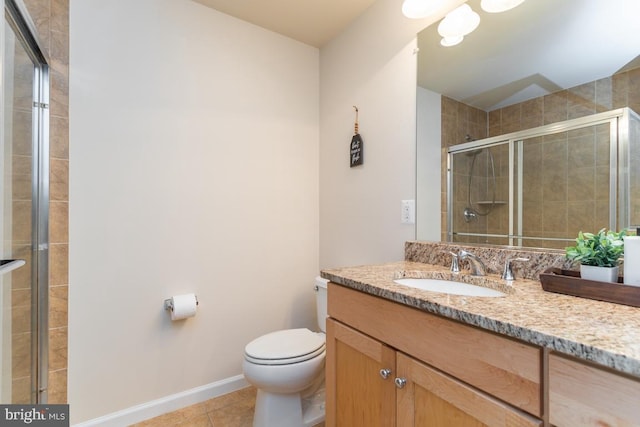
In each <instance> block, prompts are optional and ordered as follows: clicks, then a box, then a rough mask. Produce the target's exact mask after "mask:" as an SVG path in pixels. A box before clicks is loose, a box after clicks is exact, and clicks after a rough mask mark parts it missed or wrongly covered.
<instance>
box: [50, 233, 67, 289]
mask: <svg viewBox="0 0 640 427" xmlns="http://www.w3.org/2000/svg"><path fill="white" fill-rule="evenodd" d="M68 284H69V245H68V244H66V243H54V244H52V245H49V286H60V285H68Z"/></svg>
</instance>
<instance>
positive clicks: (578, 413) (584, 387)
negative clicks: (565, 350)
mask: <svg viewBox="0 0 640 427" xmlns="http://www.w3.org/2000/svg"><path fill="white" fill-rule="evenodd" d="M549 420H550V421H551V424H553V425H555V426H557V427H574V426H581V427H590V426H593V427H602V426H610V427H615V426H620V427H622V426H624V427H627V426H639V425H640V381H637V380H633V379H630V378H627V377H624V376H622V375H618V374H615V373H613V372H609V371H606V370H604V369H599V368H597V367H594V366H591V365H587V364H584V363H581V362H577V361H574V360H569V359H566V358H564V357H560V356H557V355H553V354H552V355H551V356H549Z"/></svg>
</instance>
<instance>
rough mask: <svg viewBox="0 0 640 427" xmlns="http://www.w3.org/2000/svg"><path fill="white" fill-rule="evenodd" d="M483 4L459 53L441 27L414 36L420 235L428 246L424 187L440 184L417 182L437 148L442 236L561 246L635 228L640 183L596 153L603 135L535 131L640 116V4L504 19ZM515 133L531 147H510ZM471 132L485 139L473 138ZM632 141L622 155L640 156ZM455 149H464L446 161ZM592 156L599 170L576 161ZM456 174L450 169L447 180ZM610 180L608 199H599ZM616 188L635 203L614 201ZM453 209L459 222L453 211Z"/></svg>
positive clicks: (566, 5) (474, 0) (575, 5)
mask: <svg viewBox="0 0 640 427" xmlns="http://www.w3.org/2000/svg"><path fill="white" fill-rule="evenodd" d="M479 3H480V0H469V1H468V4H469V5H470V6H471V7H472V8H473V9H474V10H475V11H477V12H478V13H479V14H480V15H481V20H482V23H481V25H480V26H479V28H478V29H477V30H476V31H474V32H473V33H472V34H470V35H469V36H467V37H465V39H464V41H463V42H462V43H461V44H460V45H457V46H454V47H450V48H446V47H443V46H441V45H440V37H439V35H438V34H437V23H436V24H434V25H432V26H430V27H428V28H426V29H425V30H424V31H422V32H421V33H420V34H419V35H418V46H419V59H418V94H417V95H418V114H417V121H418V138H417V139H418V140H417V159H418V163H417V180H418V182H417V183H416V188H417V190H416V191H417V195H416V198H417V207H418V210H417V219H416V220H417V227H416V230H417V236H416V237H417V238H418V239H433V237H432V236H433V234H430V235H428V233H426V232H425V230H427V228H428V227H426V226H425V223H427V220H426V219H425V218H429V220H428V221H430V223H433V220H432V219H431V218H433V212H430V211H434V210H435V209H436V208H437V207H436V206H434V204H433V200H434V194H435V197H437V193H435V192H434V190H433V188H429V187H430V186H431V187H433V185H432V182H433V181H431V182H426V183H425V182H422V181H424V180H425V178H424V177H425V174H427V173H428V171H429V170H431V169H433V168H434V162H433V157H434V156H433V153H434V152H435V151H436V150H438V149H440V152H441V163H440V168H441V170H442V173H441V175H440V176H441V182H442V190H441V191H442V197H441V198H440V200H441V209H440V211H441V213H442V214H441V234H440V239H441V240H455V241H460V242H469V243H490V244H499V245H515V246H518V245H522V246H530V247H547V248H548V247H553V248H557V247H564V246H565V245H566V239H567V236H574V234H575V233H577V231H576V230H574V228H575V227H578V226H579V227H581V228H583V229H584V230H585V231H587V230H593V231H597V229H598V227H599V226H600V225H602V224H604V225H603V226H605V227H611V226H614V227H616V228H622V227H627V226H635V225H638V224H637V223H636V222H634V221H639V220H640V218H638V217H639V216H640V202H639V201H638V200H640V177H637V176H635V175H636V174H638V172H634V171H633V168H632V170H630V171H629V170H624V169H620V170H618V164H617V163H612V162H610V158H609V157H606V158H605V157H603V156H602V155H600V154H599V153H600V151H598V150H602V149H603V148H602V147H603V145H602V144H603V143H598V141H599V140H598V138H601V137H600V136H599V135H600V133H602V132H600V131H596V130H594V131H593V134H592V135H591V136H590V137H589V138H586V139H585V141H587V142H577V141H579V140H578V139H576V138H575V135H573V134H571V132H574V131H573V130H571V129H569V130H564V131H563V132H564V135H561V136H560V134H558V133H557V132H556V131H555V130H554V131H551V132H550V135H547V136H542V135H538V134H536V132H533V131H532V130H534V129H538V130H540V129H539V128H544V127H545V126H546V127H548V128H547V130H548V131H549V130H552V129H551V127H553V126H554V125H558V126H560V127H562V125H561V124H562V123H567V122H570V121H572V120H576V119H581V118H585V117H588V116H594V115H596V114H605V113H606V112H615V111H618V110H620V109H622V108H624V107H629V108H630V109H631V110H635V111H640V68H638V67H639V66H640V60H639V59H638V54H639V53H640V39H638V38H636V37H631V36H630V34H633V31H634V30H633V28H635V26H636V23H635V22H634V18H633V17H634V16H637V15H638V13H640V2H637V3H636V2H628V1H625V0H611V1H607V2H602V1H599V0H564V1H562V2H558V1H557V0H535V1H534V0H529V1H525V2H524V3H522V4H521V5H520V6H518V7H517V8H515V9H513V10H510V11H507V12H504V13H500V14H487V13H484V12H482V11H481V9H480V7H479ZM634 8H635V9H637V10H630V9H634ZM612 114H614V115H615V113H612ZM427 123H429V124H427ZM574 124H575V123H574ZM628 125H629V128H628V132H629V135H630V136H632V135H634V134H637V133H638V132H637V130H636V129H635V127H636V126H637V127H640V124H636V123H631V122H630V123H628ZM607 126H608V125H607ZM518 132H524V133H520V134H519V136H518V138H520V140H521V141H525V142H526V143H525V142H518V143H516V142H514V141H513V140H512V137H513V134H514V133H518ZM605 133H606V132H605ZM534 134H535V136H534ZM467 135H469V138H471V139H475V140H478V141H468V140H467ZM552 135H553V136H552ZM608 137H609V135H608V136H607V138H608ZM535 138H538V139H535ZM554 138H562V139H564V140H565V144H564V148H562V149H561V151H560V152H558V153H556V154H550V153H552V151H551V150H552V147H555V148H558V147H557V146H556V145H554V142H553V140H554ZM633 140H634V138H629V141H631V146H628V147H623V148H621V149H623V150H626V151H624V152H623V153H622V155H623V158H622V159H623V160H625V161H627V162H628V161H629V158H630V157H634V156H636V157H638V156H640V155H639V154H638V151H640V148H637V147H636V146H634V145H633V142H632V141H633ZM479 141H482V142H481V143H480V142H479ZM567 141H570V142H567ZM474 144H475V145H474ZM576 144H579V146H578V145H576ZM599 144H600V145H599ZM453 146H459V147H462V149H461V151H460V152H459V153H457V154H455V155H453V156H452V157H448V156H449V153H450V151H451V147H453ZM607 147H609V148H611V147H610V146H609V145H607ZM480 148H481V149H482V150H481V151H474V150H478V149H480ZM555 148H553V149H555ZM591 149H592V152H591V154H592V155H591V157H590V159H591V160H589V161H593V162H594V163H593V168H592V171H591V172H586V169H584V168H583V166H582V165H581V163H580V162H583V161H586V160H585V158H584V157H585V152H587V151H589V150H591ZM614 149H617V146H616V147H614ZM562 150H563V151H562ZM454 151H455V150H454ZM545 153H546V155H547V157H546V161H545V162H544V164H542V163H538V164H537V166H528V164H527V163H525V164H521V163H518V159H522V156H524V157H527V158H528V157H530V156H534V155H538V156H542V157H541V158H545V157H544V156H545ZM616 156H617V154H616ZM624 156H626V157H624ZM552 159H553V161H552ZM560 159H562V161H561V160H560ZM429 161H431V163H428V162H429ZM554 162H556V163H558V164H554ZM560 163H562V168H563V169H560ZM533 164H536V163H535V162H534V163H532V165H533ZM492 165H493V166H492ZM518 168H520V169H521V170H519V169H518ZM527 168H528V171H527ZM612 168H615V169H612ZM449 169H451V170H453V171H454V172H453V173H451V174H448V172H450V170H449ZM522 169H524V170H522ZM560 170H563V171H564V172H562V173H560ZM533 172H535V173H533ZM580 172H582V173H584V174H586V175H580V174H579V173H580ZM585 176H586V177H592V178H585ZM605 176H606V177H607V181H606V183H607V184H608V187H607V193H606V196H604V195H603V193H602V191H601V189H602V187H603V186H606V185H605V184H604V183H605V181H604V177H605ZM611 176H614V177H615V178H614V179H613V180H611V179H610V177H611ZM589 179H590V180H591V181H590V183H589V184H585V182H584V181H586V180H589ZM494 182H495V184H494ZM545 185H546V186H548V185H554V186H555V187H554V190H555V194H554V195H551V194H550V191H549V189H547V191H546V193H547V194H546V198H542V197H540V198H538V197H537V194H538V193H540V192H543V191H544V189H545ZM612 185H613V186H614V187H613V190H612V189H611V186H612ZM520 188H522V193H521V194H519V193H518V189H520ZM494 190H495V197H494V195H493V193H494ZM621 190H624V191H626V192H627V193H628V194H630V196H628V197H626V198H625V197H622V198H615V197H613V195H617V193H618V192H619V191H621ZM429 191H431V192H430V193H429ZM452 191H453V193H452ZM596 193H597V194H596ZM518 196H520V197H518ZM534 196H535V197H534ZM427 200H428V202H426V201H427ZM510 201H511V203H513V204H515V205H513V206H512V205H510V204H509V202H510ZM618 204H620V206H619V207H618V206H617V205H618ZM454 205H455V209H456V212H457V214H456V215H450V211H451V210H452V209H454ZM458 205H459V206H458ZM579 205H581V206H582V208H581V209H582V210H581V211H580V212H578V211H576V209H578V206H579ZM586 211H588V212H589V214H588V215H585V212H586ZM458 214H459V215H458ZM429 215H431V216H429ZM552 220H554V221H555V222H553V221H552ZM562 224H565V225H569V224H570V225H571V226H572V227H569V228H567V227H564V228H563V227H561V226H562ZM454 230H456V231H454ZM578 231H579V230H578ZM525 237H528V238H525Z"/></svg>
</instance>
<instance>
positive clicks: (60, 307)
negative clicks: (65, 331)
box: [49, 286, 69, 330]
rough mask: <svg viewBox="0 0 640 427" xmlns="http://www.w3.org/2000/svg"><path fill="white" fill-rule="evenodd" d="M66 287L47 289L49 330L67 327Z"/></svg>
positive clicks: (67, 288)
mask: <svg viewBox="0 0 640 427" xmlns="http://www.w3.org/2000/svg"><path fill="white" fill-rule="evenodd" d="M68 291H69V287H68V286H51V287H50V288H49V329H50V330H51V329H54V328H63V327H66V326H67V304H68Z"/></svg>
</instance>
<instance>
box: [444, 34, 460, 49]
mask: <svg viewBox="0 0 640 427" xmlns="http://www.w3.org/2000/svg"><path fill="white" fill-rule="evenodd" d="M463 39H464V36H457V37H443V38H442V40H440V44H441V45H442V46H444V47H451V46H455V45H457V44H460V43H461V42H462V40H463Z"/></svg>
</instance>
